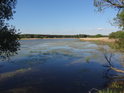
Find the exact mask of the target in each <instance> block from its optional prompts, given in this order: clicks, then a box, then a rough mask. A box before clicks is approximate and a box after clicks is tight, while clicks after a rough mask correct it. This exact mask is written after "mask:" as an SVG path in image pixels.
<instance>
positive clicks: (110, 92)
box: [98, 88, 124, 93]
mask: <svg viewBox="0 0 124 93" xmlns="http://www.w3.org/2000/svg"><path fill="white" fill-rule="evenodd" d="M98 93H124V90H117V89H109V88H107V89H104V90H99V91H98Z"/></svg>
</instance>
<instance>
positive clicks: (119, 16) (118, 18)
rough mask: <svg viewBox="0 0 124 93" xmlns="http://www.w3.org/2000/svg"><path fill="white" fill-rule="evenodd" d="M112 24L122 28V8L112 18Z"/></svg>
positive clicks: (123, 20)
mask: <svg viewBox="0 0 124 93" xmlns="http://www.w3.org/2000/svg"><path fill="white" fill-rule="evenodd" d="M114 25H117V26H118V27H119V28H122V30H124V10H122V11H121V12H120V13H118V14H117V16H116V18H114Z"/></svg>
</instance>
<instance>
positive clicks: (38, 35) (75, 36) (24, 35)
mask: <svg viewBox="0 0 124 93" xmlns="http://www.w3.org/2000/svg"><path fill="white" fill-rule="evenodd" d="M87 36H88V35H85V34H79V35H42V34H21V35H20V38H85V37H87Z"/></svg>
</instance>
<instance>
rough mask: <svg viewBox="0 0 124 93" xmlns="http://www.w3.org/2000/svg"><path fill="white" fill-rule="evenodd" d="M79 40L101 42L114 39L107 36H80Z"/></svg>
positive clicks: (113, 40)
mask: <svg viewBox="0 0 124 93" xmlns="http://www.w3.org/2000/svg"><path fill="white" fill-rule="evenodd" d="M80 40H81V41H95V42H96V41H101V42H109V43H111V42H115V39H109V38H108V37H101V38H80Z"/></svg>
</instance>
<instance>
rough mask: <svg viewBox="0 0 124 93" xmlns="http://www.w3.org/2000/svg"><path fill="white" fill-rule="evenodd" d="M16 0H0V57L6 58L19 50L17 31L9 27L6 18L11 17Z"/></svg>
mask: <svg viewBox="0 0 124 93" xmlns="http://www.w3.org/2000/svg"><path fill="white" fill-rule="evenodd" d="M15 5H16V0H0V57H2V58H8V57H9V56H11V55H14V54H16V53H17V51H18V50H19V46H20V43H19V41H18V40H19V33H17V32H16V29H15V28H14V27H12V26H11V27H10V26H9V25H8V24H7V23H5V22H7V21H8V20H10V19H12V18H13V14H14V13H15V11H14V8H15Z"/></svg>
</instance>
